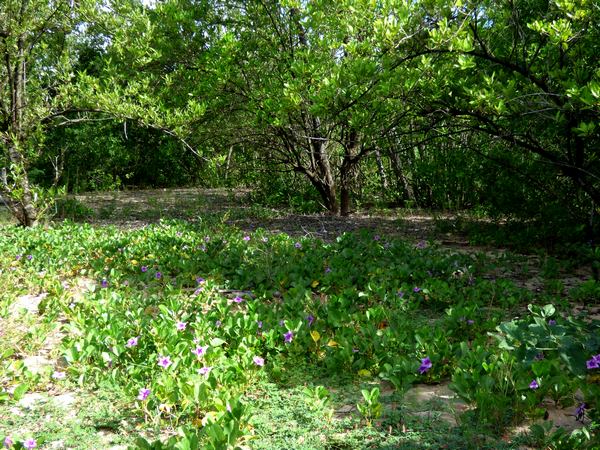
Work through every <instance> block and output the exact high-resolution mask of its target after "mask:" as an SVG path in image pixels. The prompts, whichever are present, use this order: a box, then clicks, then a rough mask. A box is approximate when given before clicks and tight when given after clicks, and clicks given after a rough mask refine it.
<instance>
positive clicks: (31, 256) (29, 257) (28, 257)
mask: <svg viewBox="0 0 600 450" xmlns="http://www.w3.org/2000/svg"><path fill="white" fill-rule="evenodd" d="M27 259H28V260H29V261H31V260H32V259H33V255H27ZM32 440H33V439H32ZM33 443H34V447H35V441H33ZM31 448H33V447H31Z"/></svg>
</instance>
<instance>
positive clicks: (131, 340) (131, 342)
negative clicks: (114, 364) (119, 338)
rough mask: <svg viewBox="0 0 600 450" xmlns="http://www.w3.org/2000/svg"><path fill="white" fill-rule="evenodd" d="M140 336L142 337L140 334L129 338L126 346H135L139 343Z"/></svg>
mask: <svg viewBox="0 0 600 450" xmlns="http://www.w3.org/2000/svg"><path fill="white" fill-rule="evenodd" d="M139 338H140V337H139V336H136V337H132V338H129V339H128V340H127V344H125V347H127V348H131V347H135V346H136V345H138V339H139Z"/></svg>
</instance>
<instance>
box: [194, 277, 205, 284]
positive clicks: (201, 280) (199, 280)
mask: <svg viewBox="0 0 600 450" xmlns="http://www.w3.org/2000/svg"><path fill="white" fill-rule="evenodd" d="M205 282H206V280H205V279H204V278H202V277H198V278H196V283H198V284H204V283H205Z"/></svg>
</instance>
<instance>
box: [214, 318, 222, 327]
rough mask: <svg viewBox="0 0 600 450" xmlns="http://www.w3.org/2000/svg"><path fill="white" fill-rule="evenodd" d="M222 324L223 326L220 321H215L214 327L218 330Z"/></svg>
mask: <svg viewBox="0 0 600 450" xmlns="http://www.w3.org/2000/svg"><path fill="white" fill-rule="evenodd" d="M222 324H223V322H221V321H220V320H216V321H215V327H217V328H219V327H220V326H221V325H222Z"/></svg>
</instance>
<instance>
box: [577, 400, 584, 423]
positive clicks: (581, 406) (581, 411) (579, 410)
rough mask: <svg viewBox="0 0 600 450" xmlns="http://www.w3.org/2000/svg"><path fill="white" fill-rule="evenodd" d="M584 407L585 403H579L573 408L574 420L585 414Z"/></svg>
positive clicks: (581, 418) (580, 418)
mask: <svg viewBox="0 0 600 450" xmlns="http://www.w3.org/2000/svg"><path fill="white" fill-rule="evenodd" d="M585 407H586V404H585V403H580V404H579V406H578V407H577V408H576V409H575V420H583V416H585Z"/></svg>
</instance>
